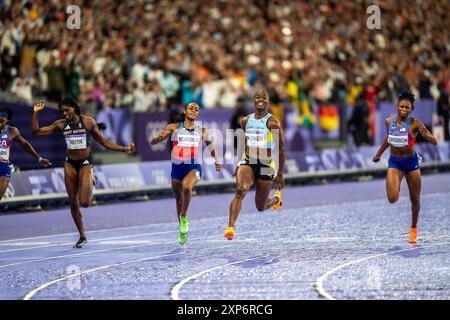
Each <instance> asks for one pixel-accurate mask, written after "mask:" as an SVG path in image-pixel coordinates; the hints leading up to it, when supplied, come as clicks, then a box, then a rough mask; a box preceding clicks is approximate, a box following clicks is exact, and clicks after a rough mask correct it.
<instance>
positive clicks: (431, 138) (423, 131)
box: [415, 119, 437, 145]
mask: <svg viewBox="0 0 450 320" xmlns="http://www.w3.org/2000/svg"><path fill="white" fill-rule="evenodd" d="M415 121H417V130H418V131H419V133H420V135H421V136H422V137H423V138H424V139H425V140H427V141H428V142H429V143H431V144H434V145H436V144H437V140H436V138H435V137H434V136H433V134H432V133H431V132H430V131H429V130H428V129H427V127H425V125H424V124H423V122H422V120H419V119H415Z"/></svg>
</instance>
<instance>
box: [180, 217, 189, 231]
mask: <svg viewBox="0 0 450 320" xmlns="http://www.w3.org/2000/svg"><path fill="white" fill-rule="evenodd" d="M188 231H189V220H188V218H187V217H186V216H181V217H180V233H187V232H188Z"/></svg>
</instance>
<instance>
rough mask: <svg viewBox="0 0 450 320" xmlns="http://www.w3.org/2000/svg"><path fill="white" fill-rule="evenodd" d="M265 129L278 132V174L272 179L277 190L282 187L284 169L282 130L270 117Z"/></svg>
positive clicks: (277, 122) (278, 123)
mask: <svg viewBox="0 0 450 320" xmlns="http://www.w3.org/2000/svg"><path fill="white" fill-rule="evenodd" d="M267 127H268V128H269V129H270V130H271V131H272V132H273V131H274V130H277V131H275V132H278V145H279V147H278V148H279V155H278V158H279V159H278V161H279V163H278V172H277V175H276V177H275V179H274V183H275V184H276V185H277V186H278V188H279V189H282V188H283V187H284V179H283V169H284V162H285V158H286V156H285V141H284V133H283V128H282V127H281V124H280V122H279V121H278V120H277V119H276V118H275V117H273V116H272V117H270V119H269V121H268V122H267Z"/></svg>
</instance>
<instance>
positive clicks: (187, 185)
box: [182, 183, 192, 194]
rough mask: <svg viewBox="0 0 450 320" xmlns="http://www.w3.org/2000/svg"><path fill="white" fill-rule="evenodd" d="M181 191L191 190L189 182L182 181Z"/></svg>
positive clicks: (187, 191)
mask: <svg viewBox="0 0 450 320" xmlns="http://www.w3.org/2000/svg"><path fill="white" fill-rule="evenodd" d="M182 190H183V193H184V194H186V193H190V192H192V186H191V185H190V184H187V183H183V187H182Z"/></svg>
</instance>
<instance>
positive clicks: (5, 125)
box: [0, 108, 51, 200]
mask: <svg viewBox="0 0 450 320" xmlns="http://www.w3.org/2000/svg"><path fill="white" fill-rule="evenodd" d="M12 115H13V112H12V110H11V109H10V108H1V109H0V200H1V199H2V198H3V196H4V195H5V192H6V190H7V189H8V185H9V181H10V179H11V161H10V160H9V157H10V155H11V146H12V142H13V140H16V141H17V142H19V144H20V145H21V146H22V148H23V149H24V150H25V151H26V152H28V153H29V154H31V155H32V156H33V157H34V158H35V159H36V160H37V161H39V163H40V164H42V165H43V166H50V165H51V163H50V161H48V160H47V159H43V158H41V157H40V156H39V155H38V154H37V153H36V151H35V150H34V148H33V146H32V145H31V144H30V143H29V142H28V141H27V140H25V139H24V138H23V137H22V136H21V135H20V132H19V130H18V129H17V128H15V127H12V126H10V125H9V122H10V121H11V118H12Z"/></svg>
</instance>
